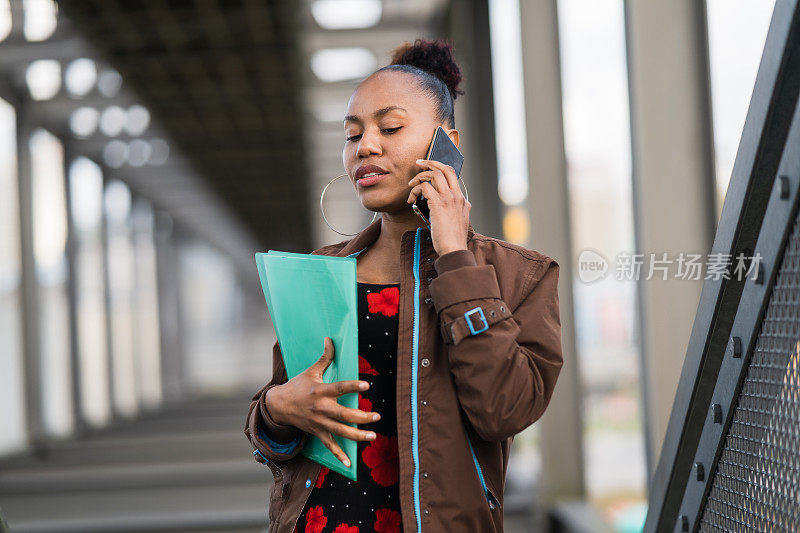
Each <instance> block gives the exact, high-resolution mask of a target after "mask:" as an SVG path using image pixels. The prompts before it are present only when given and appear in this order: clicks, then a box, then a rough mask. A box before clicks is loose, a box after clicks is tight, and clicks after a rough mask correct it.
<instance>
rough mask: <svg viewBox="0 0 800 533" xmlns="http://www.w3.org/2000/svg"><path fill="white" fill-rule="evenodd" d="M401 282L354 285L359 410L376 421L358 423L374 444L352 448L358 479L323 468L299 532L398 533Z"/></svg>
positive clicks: (305, 509)
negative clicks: (364, 384) (361, 385)
mask: <svg viewBox="0 0 800 533" xmlns="http://www.w3.org/2000/svg"><path fill="white" fill-rule="evenodd" d="M399 302H400V284H373V283H360V282H359V283H358V348H359V360H358V361H359V364H358V377H359V379H361V380H365V381H368V382H369V383H370V388H369V389H367V390H366V391H365V392H362V393H360V396H359V409H362V410H364V411H375V412H378V413H380V415H381V419H380V420H378V421H377V422H373V423H370V424H359V426H358V427H359V428H360V429H365V430H372V431H374V432H375V434H376V438H375V440H372V441H360V442H358V445H357V466H356V468H357V474H356V478H357V481H352V480H350V479H348V478H346V477H344V476H342V475H341V474H339V473H338V472H335V471H332V470H330V469H328V468H326V467H322V471H321V472H320V474H319V477H318V478H317V481H316V484H315V485H314V488H313V489H312V491H311V495H310V496H309V498H308V501H307V502H306V504H305V507H304V508H303V511H302V512H301V514H300V517H299V519H298V521H297V527H296V528H295V531H296V532H298V533H326V532H333V533H364V532H373V531H375V532H378V533H398V532H400V531H402V521H401V516H400V499H399V485H398V478H399V468H400V465H399V458H398V453H397V411H396V409H395V403H396V400H395V391H396V381H395V379H396V378H395V374H396V372H397V370H396V369H397V328H398V318H399V317H398V309H399Z"/></svg>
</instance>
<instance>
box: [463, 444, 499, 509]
mask: <svg viewBox="0 0 800 533" xmlns="http://www.w3.org/2000/svg"><path fill="white" fill-rule="evenodd" d="M464 433H465V434H466V435H467V444H469V452H470V453H471V454H472V461H473V462H474V463H475V470H476V471H477V473H478V481H479V482H480V484H481V489H482V490H483V494H484V496H485V497H486V503H487V504H488V505H489V509H494V508H496V507H502V505H501V504H500V501H499V500H498V499H497V498H496V497H495V495H494V493H493V492H492V490H491V489H490V488H489V487H488V485H486V480H485V479H484V477H483V470H481V464H480V463H479V462H478V456H477V455H475V449H474V448H473V447H472V440H471V439H470V438H469V433H467V432H466V430H465V431H464Z"/></svg>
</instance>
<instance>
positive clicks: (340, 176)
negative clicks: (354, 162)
mask: <svg viewBox="0 0 800 533" xmlns="http://www.w3.org/2000/svg"><path fill="white" fill-rule="evenodd" d="M345 176H347V174H340V175H338V176H336V177H335V178H333V179H332V180H331V181H329V182H328V184H327V185H326V186H325V188H324V189H322V194H320V195H319V210H320V211H322V220H324V221H325V224H327V225H328V227H329V228H331V230H333V231H335V232H336V233H338V234H339V235H344V236H345V237H352V236H354V235H358V233H361V232H358V233H342V232H341V231H339V230H337V229H335V228H334V227H333V226H331V224H330V222H328V218H327V217H326V216H325V209H323V208H322V198H323V197H324V196H325V191H327V190H328V187H330V185H331V183H333V182H334V181H336V180H338V179H339V178H343V177H345ZM376 218H378V212H377V211H376V212H375V215H374V216H373V217H372V220H371V221H370V223H369V224H372V223H373V222H375V219H376ZM369 224H367V226H369ZM361 231H364V230H363V229H362V230H361Z"/></svg>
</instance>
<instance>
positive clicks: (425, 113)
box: [342, 71, 458, 213]
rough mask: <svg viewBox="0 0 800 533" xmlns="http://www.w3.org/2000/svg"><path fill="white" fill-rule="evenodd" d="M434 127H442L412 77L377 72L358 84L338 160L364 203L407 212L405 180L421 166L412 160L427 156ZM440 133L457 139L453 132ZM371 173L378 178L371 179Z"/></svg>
mask: <svg viewBox="0 0 800 533" xmlns="http://www.w3.org/2000/svg"><path fill="white" fill-rule="evenodd" d="M437 126H442V127H445V126H444V125H443V124H442V123H441V122H439V120H438V119H437V117H436V109H435V105H434V101H433V99H432V98H430V97H429V96H427V95H426V94H425V93H423V92H422V90H421V89H420V87H419V85H418V84H417V81H416V79H415V78H414V77H413V75H411V74H408V73H404V72H393V71H382V72H379V73H376V74H374V75H372V76H371V77H369V78H367V79H366V80H364V81H363V82H362V83H361V85H359V86H358V88H357V89H356V90H355V92H354V93H353V95H352V96H351V97H350V102H349V103H348V106H347V113H346V115H345V120H344V135H345V142H344V150H343V152H342V160H343V162H344V168H345V169H346V170H347V174H348V175H349V176H350V180H351V181H352V183H353V185H354V186H355V188H356V192H357V193H358V196H359V199H360V200H361V203H362V204H363V205H364V207H366V208H367V209H369V210H371V211H379V212H388V213H395V212H399V211H405V210H411V205H410V204H409V203H408V202H407V200H408V195H409V193H410V191H411V187H410V186H409V185H408V182H409V181H411V179H412V178H413V177H414V176H416V175H417V174H418V173H419V172H420V171H421V170H422V169H421V168H420V167H419V166H418V165H417V164H416V160H417V159H424V158H425V157H426V156H427V154H428V148H429V146H430V143H431V140H432V139H433V134H434V132H435V131H436V127H437ZM445 131H447V132H448V133H450V135H451V138H453V140H454V142H456V143H457V142H458V140H457V139H458V137H457V136H458V133H457V132H456V131H455V130H452V131H451V130H449V129H447V128H445ZM374 172H378V173H380V176H378V177H375V178H370V177H369V174H371V173H374ZM365 175H366V176H367V177H366V178H365V179H363V180H361V181H360V182H359V181H358V180H359V178H362V176H365Z"/></svg>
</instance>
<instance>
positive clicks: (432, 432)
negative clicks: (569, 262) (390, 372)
mask: <svg viewBox="0 0 800 533" xmlns="http://www.w3.org/2000/svg"><path fill="white" fill-rule="evenodd" d="M380 224H381V221H380V219H378V220H376V221H375V222H373V223H372V224H370V225H369V226H367V227H366V228H365V229H364V230H363V231H361V233H359V234H358V235H356V236H355V237H354V238H353V239H351V240H349V241H343V242H340V243H337V244H332V245H328V246H325V247H323V248H320V249H318V250H315V251H314V252H312V253H314V254H319V255H330V256H339V257H344V256H348V255H357V254H358V253H359V252H360V251H362V250H364V249H365V248H367V247H368V246H369V245H370V244H372V243H373V242H374V241H375V239H376V238H377V237H378V235H379V233H380ZM467 248H468V249H467V250H458V251H455V252H450V253H447V254H445V255H443V256H439V255H438V254H437V253H436V252H435V250H434V248H433V243H432V241H431V238H430V231H429V230H428V229H426V228H420V229H417V230H416V231H407V232H405V233H404V234H403V237H402V241H401V247H400V258H399V260H400V262H401V264H402V271H401V278H400V309H399V321H400V322H399V331H398V338H397V373H396V375H397V437H398V451H399V454H400V482H399V490H400V500H401V508H402V517H403V531H406V532H418V531H425V532H431V533H434V532H435V533H439V532H442V533H444V532H448V533H449V532H457V531H469V532H473V531H481V532H483V531H487V532H500V531H503V511H502V504H503V488H504V486H505V477H506V468H507V466H508V456H509V451H510V448H511V443H512V441H513V438H514V435H515V434H517V433H519V432H520V431H522V430H523V429H525V428H526V427H528V426H530V425H531V424H532V423H534V422H535V421H536V420H538V419H539V417H541V416H542V413H544V410H545V408H546V407H547V404H548V402H549V401H550V397H551V395H552V393H553V388H554V387H555V384H556V379H557V378H558V375H559V372H560V371H561V366H562V364H563V359H562V352H561V320H560V315H559V307H558V287H557V285H558V271H559V265H558V263H557V262H556V261H554V260H553V259H551V258H549V257H547V256H545V255H543V254H541V253H539V252H536V251H533V250H529V249H526V248H523V247H521V246H516V245H513V244H510V243H507V242H505V241H502V240H499V239H494V238H491V237H487V236H485V235H481V234H480V233H476V232H475V231H474V230H473V228H472V226H471V225H470V226H469V233H468V241H467ZM467 313H469V318H470V320H471V325H472V329H470V326H469V325H468V322H467V318H465V314H467ZM483 319H485V322H484V320H483ZM473 331H474V332H475V333H473ZM286 379H287V376H286V371H285V369H284V366H283V357H282V355H281V352H280V347H279V346H278V343H275V345H274V346H273V377H272V380H271V381H270V382H269V383H267V385H265V386H264V387H263V388H262V389H261V390H259V391H258V392H257V393H256V394H255V395H254V396H253V400H252V403H251V404H250V410H249V413H248V417H247V421H246V424H245V430H244V432H245V434H246V435H247V437H248V439H249V440H250V442H251V444H252V446H253V447H254V448H255V450H254V452H253V455H254V456H255V457H256V460H257V461H259V462H262V463H267V465H268V466H269V467H270V468H271V470H272V473H273V475H274V477H275V484H274V486H273V487H272V488H271V489H270V493H269V520H270V524H269V531H270V532H280V533H290V532H292V531H294V527H295V524H296V522H297V519H298V517H299V515H300V512H301V511H302V510H303V507H304V505H305V502H306V500H307V499H308V496H309V494H310V493H311V490H312V488H313V485H314V484H315V481H316V479H317V475H318V474H319V471H320V465H318V464H317V463H315V462H312V461H309V460H308V459H306V457H305V456H303V455H302V454H300V453H299V452H300V450H301V448H302V446H303V444H304V443H305V441H306V439H307V438H308V434H307V433H305V432H302V431H299V430H297V428H294V427H291V426H281V425H277V424H276V423H275V422H274V421H273V420H272V419H271V418H270V416H269V413H268V412H267V410H266V407H265V404H264V396H265V393H266V391H267V390H268V389H269V388H270V387H273V386H276V385H279V384H281V383H285V382H286ZM293 437H295V440H294V441H291V442H289V441H290V440H291V439H292V438H293ZM272 439H274V440H272ZM284 442H289V444H281V443H284Z"/></svg>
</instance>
